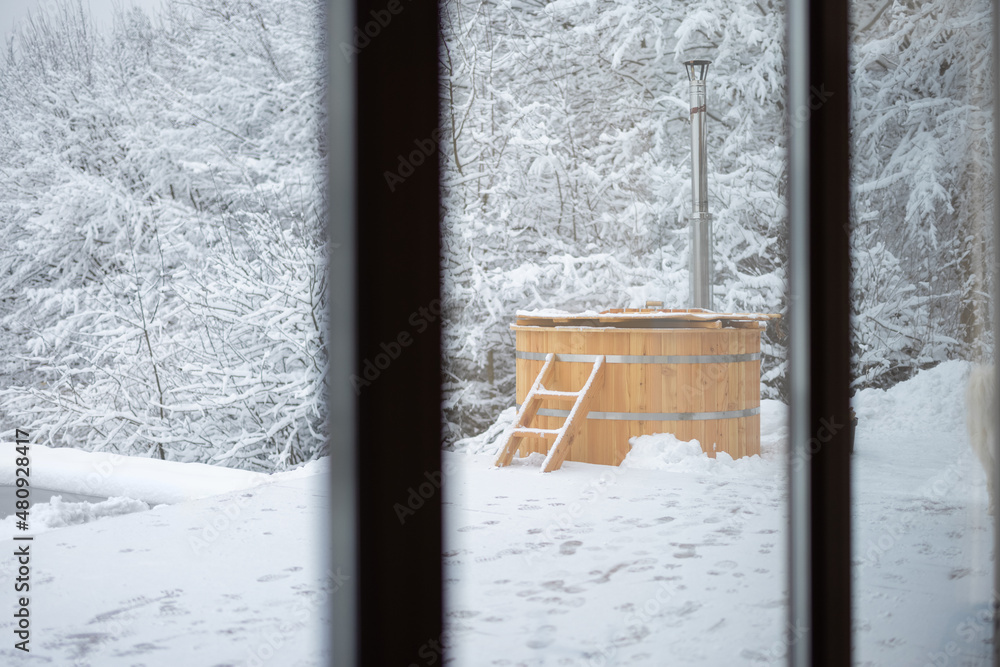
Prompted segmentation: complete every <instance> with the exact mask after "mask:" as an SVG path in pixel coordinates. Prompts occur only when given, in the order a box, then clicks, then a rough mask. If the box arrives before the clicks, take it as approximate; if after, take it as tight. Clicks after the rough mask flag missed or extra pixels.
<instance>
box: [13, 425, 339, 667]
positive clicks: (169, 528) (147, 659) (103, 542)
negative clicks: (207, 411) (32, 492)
mask: <svg viewBox="0 0 1000 667" xmlns="http://www.w3.org/2000/svg"><path fill="white" fill-rule="evenodd" d="M11 448H12V445H9V444H5V445H3V456H4V459H3V461H2V463H0V479H3V478H5V477H13V475H12V469H9V468H10V467H11V466H12V464H13V460H14V458H13V452H12V451H9V450H10V449H11ZM327 463H328V460H327V459H323V460H320V461H317V462H314V463H311V464H308V465H306V466H303V467H302V468H299V469H297V470H294V471H291V472H288V473H280V474H276V475H257V474H254V473H246V472H241V471H233V470H227V469H225V468H217V467H212V466H202V465H198V464H168V463H165V462H163V461H156V460H150V459H135V458H129V459H123V458H122V457H113V456H109V455H106V454H89V453H83V452H74V451H71V450H46V449H45V448H42V447H37V448H36V447H33V448H32V477H33V478H34V477H36V476H37V478H38V479H39V480H40V481H42V480H45V481H47V482H48V483H49V484H60V483H61V484H62V488H65V487H70V488H71V490H74V491H75V490H83V488H84V487H85V488H86V490H87V491H88V492H90V493H94V494H96V495H107V496H111V495H114V494H115V493H116V490H121V489H123V488H127V489H128V493H127V494H126V495H128V496H129V497H128V498H126V497H115V498H111V499H110V500H107V501H103V502H99V503H89V502H81V503H73V502H64V501H62V500H61V499H60V498H53V499H52V500H51V501H49V502H46V503H41V504H37V505H34V506H33V507H32V509H31V514H30V530H28V531H27V532H22V531H18V530H17V529H16V527H15V524H14V522H15V520H16V517H13V516H12V517H8V518H7V519H5V520H3V521H2V522H0V536H2V539H4V540H5V541H6V542H7V545H8V546H7V548H6V549H5V553H7V554H8V555H7V556H6V557H4V558H3V559H0V591H3V592H4V593H3V595H4V596H5V598H4V599H3V601H2V602H0V605H2V606H3V608H4V609H6V610H7V611H6V612H5V613H4V614H3V615H2V616H0V636H2V637H4V640H3V642H0V664H3V665H36V664H37V665H57V666H59V667H62V666H67V667H68V666H73V667H105V666H107V667H115V666H118V665H121V666H122V667H125V666H128V667H140V666H142V667H154V666H160V665H163V666H167V665H170V666H174V665H192V666H195V665H206V666H212V667H223V666H232V667H235V666H237V665H241V666H243V665H246V666H258V667H259V666H262V665H274V666H276V667H278V666H280V667H285V666H298V667H306V666H313V665H326V664H327V657H326V650H325V644H324V639H323V638H324V636H325V634H326V628H327V627H328V625H329V622H330V621H329V615H328V613H327V605H326V601H327V600H328V598H329V596H330V595H332V594H334V593H335V591H336V590H337V588H338V587H339V586H340V585H342V583H343V573H340V572H330V571H329V570H328V568H327V566H326V561H325V554H324V552H323V546H324V544H325V542H324V540H323V539H322V536H323V535H324V530H325V523H326V516H327V512H326V508H327V504H328V502H329V501H328V498H329V494H328V488H327V487H328V484H329V476H328V474H327ZM8 473H10V474H8ZM163 502H170V503H172V504H157V503H163ZM15 534H17V535H25V534H30V535H34V536H35V537H34V539H33V540H32V541H31V542H28V543H27V544H30V568H31V570H30V582H29V583H30V586H31V589H30V593H29V594H28V597H29V599H30V602H29V610H30V620H31V627H30V630H31V641H30V643H29V648H30V653H24V652H22V651H20V650H16V649H15V648H14V643H15V641H17V639H16V638H15V635H14V630H15V620H16V619H14V618H13V615H12V614H13V612H14V610H15V609H16V607H15V605H16V594H15V592H14V584H15V581H14V579H15V577H17V576H18V573H17V571H16V567H17V564H16V563H15V559H14V557H13V555H12V554H13V552H14V549H15V547H16V546H19V545H23V544H26V542H14V541H13V540H12V537H13V536H14V535H15ZM17 595H23V594H17Z"/></svg>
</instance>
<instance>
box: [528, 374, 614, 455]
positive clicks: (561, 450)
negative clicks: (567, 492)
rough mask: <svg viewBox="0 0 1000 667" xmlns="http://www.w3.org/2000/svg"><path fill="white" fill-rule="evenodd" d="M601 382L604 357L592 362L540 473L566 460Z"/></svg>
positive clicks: (600, 386) (602, 379)
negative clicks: (588, 374)
mask: <svg viewBox="0 0 1000 667" xmlns="http://www.w3.org/2000/svg"><path fill="white" fill-rule="evenodd" d="M603 381H604V355H601V356H598V357H597V360H596V361H595V362H594V367H593V368H592V369H591V371H590V377H589V378H587V382H586V384H584V385H583V388H582V389H581V390H580V393H579V396H578V397H577V399H576V402H575V403H573V407H572V408H570V411H569V416H568V417H566V421H564V422H563V425H562V428H561V429H559V435H558V436H556V441H555V442H554V443H552V447H550V448H549V453H548V454H547V455H546V457H545V461H544V462H543V463H542V472H552V471H553V470H558V469H559V468H560V467H562V464H563V461H565V460H566V456H567V455H568V454H569V451H570V448H571V447H572V446H573V440H574V439H575V438H576V435H577V433H578V432H579V430H580V427H581V426H582V425H583V422H584V421H586V419H587V413H588V412H590V402H591V401H592V400H593V398H594V395H595V394H596V391H599V390H600V389H601V388H602V385H603Z"/></svg>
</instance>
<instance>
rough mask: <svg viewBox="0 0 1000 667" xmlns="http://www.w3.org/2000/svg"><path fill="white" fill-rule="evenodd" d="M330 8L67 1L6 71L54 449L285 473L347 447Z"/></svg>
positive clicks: (43, 429) (34, 355) (26, 340)
mask: <svg viewBox="0 0 1000 667" xmlns="http://www.w3.org/2000/svg"><path fill="white" fill-rule="evenodd" d="M321 29H322V22H321V7H320V6H319V4H318V3H316V2H314V1H313V0H282V1H281V2H275V3H268V4H266V5H260V6H259V5H258V3H254V2H249V1H246V0H194V1H193V2H185V3H179V2H168V3H166V5H165V6H164V9H163V11H162V12H161V13H160V14H159V15H157V16H155V17H153V18H150V17H149V16H147V15H146V14H144V13H143V12H141V11H140V10H138V9H132V10H129V11H127V12H125V11H122V12H119V15H118V16H117V17H116V21H115V25H114V28H113V30H112V31H111V32H108V33H102V32H99V31H95V30H94V29H93V28H92V27H91V26H90V24H89V22H88V19H87V16H86V14H85V12H84V11H83V10H82V6H81V5H80V3H79V2H77V3H63V4H58V5H56V8H55V9H54V10H53V11H51V12H48V13H41V14H38V15H36V16H33V17H32V19H31V21H30V22H28V23H27V24H25V25H23V26H21V28H20V29H19V30H18V31H17V32H16V33H15V35H14V37H13V40H12V42H11V44H10V45H9V48H8V50H7V55H6V58H5V59H4V61H3V62H2V64H0V113H2V115H3V117H4V118H5V121H6V122H5V123H4V124H3V126H2V127H0V174H3V177H4V180H5V183H6V186H7V187H6V190H7V192H8V195H7V196H6V197H5V198H4V200H5V201H4V209H3V210H4V215H3V217H2V218H0V227H2V231H3V234H4V237H5V238H6V239H7V240H8V244H7V245H6V248H5V249H4V251H3V256H2V257H3V265H4V268H5V269H6V271H5V272H2V273H0V281H2V284H0V292H2V293H3V294H4V295H6V296H7V298H6V299H5V301H4V303H3V305H2V306H3V310H2V311H0V317H2V322H3V328H4V331H5V332H6V335H7V336H8V337H9V338H10V339H11V340H12V344H14V345H15V346H16V347H15V349H14V350H11V352H12V356H13V357H14V358H15V359H16V360H17V361H18V364H17V367H16V369H15V370H17V371H18V374H17V376H16V381H9V382H8V383H7V386H6V388H5V389H4V390H3V391H2V392H0V404H2V409H3V410H4V411H6V412H7V413H8V414H11V415H17V422H18V425H19V426H20V427H21V428H28V429H30V430H31V431H32V432H33V433H34V434H35V435H36V437H38V438H39V441H40V442H44V443H47V444H52V445H68V446H78V447H85V448H90V449H111V450H117V451H121V452H123V453H142V454H148V455H151V456H158V457H163V458H171V459H178V460H188V461H204V462H215V463H222V464H225V465H231V466H238V467H245V468H257V469H264V470H273V469H276V468H277V469H280V468H282V467H285V466H287V465H290V464H294V463H297V462H300V461H303V460H308V459H310V458H314V457H315V456H318V455H320V454H321V453H322V452H323V450H324V448H325V442H324V438H323V431H324V429H325V410H324V408H323V405H324V403H323V401H324V396H325V391H324V387H325V379H324V372H325V351H324V350H325V348H324V344H323V340H324V335H325V331H326V325H325V321H326V320H325V308H324V306H325V304H324V284H325V283H324V281H325V269H326V267H325V259H324V256H325V250H324V244H323V239H322V236H321V230H322V229H323V218H324V209H325V207H324V204H323V177H324V174H323V165H322V160H321V156H320V131H321V123H322V118H323V113H322V106H321V105H322V93H323V80H324V79H323V54H322V50H321V48H320V35H321V33H320V31H321Z"/></svg>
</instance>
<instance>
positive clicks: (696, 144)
mask: <svg viewBox="0 0 1000 667" xmlns="http://www.w3.org/2000/svg"><path fill="white" fill-rule="evenodd" d="M711 64H712V61H711V60H689V61H687V62H686V63H684V66H685V67H687V73H688V79H689V80H690V82H691V305H692V307H694V308H704V309H706V310H712V282H713V281H712V278H713V276H712V273H713V268H712V265H713V262H712V214H711V213H709V212H708V161H707V158H706V153H705V121H706V120H707V117H708V112H707V110H706V106H705V102H706V94H705V78H706V77H707V76H708V66H709V65H711Z"/></svg>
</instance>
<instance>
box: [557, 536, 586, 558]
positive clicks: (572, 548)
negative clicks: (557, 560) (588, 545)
mask: <svg viewBox="0 0 1000 667" xmlns="http://www.w3.org/2000/svg"><path fill="white" fill-rule="evenodd" d="M580 546H583V542H580V541H579V540H569V541H568V542H563V543H562V544H560V545H559V553H561V554H563V555H564V556H572V555H573V554H575V553H576V550H577V548H578V547H580Z"/></svg>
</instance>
